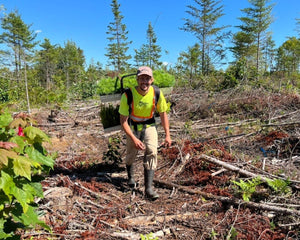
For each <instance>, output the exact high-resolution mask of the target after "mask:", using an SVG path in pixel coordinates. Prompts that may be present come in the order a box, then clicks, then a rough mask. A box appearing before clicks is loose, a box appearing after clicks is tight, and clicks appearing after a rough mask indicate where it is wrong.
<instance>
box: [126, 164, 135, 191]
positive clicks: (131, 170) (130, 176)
mask: <svg viewBox="0 0 300 240" xmlns="http://www.w3.org/2000/svg"><path fill="white" fill-rule="evenodd" d="M126 169H127V175H128V186H129V187H130V188H134V187H135V181H134V177H133V176H134V168H133V165H126Z"/></svg>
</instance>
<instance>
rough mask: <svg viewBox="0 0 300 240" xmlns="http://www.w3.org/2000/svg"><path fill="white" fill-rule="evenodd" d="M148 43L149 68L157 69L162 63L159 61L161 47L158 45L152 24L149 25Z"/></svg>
mask: <svg viewBox="0 0 300 240" xmlns="http://www.w3.org/2000/svg"><path fill="white" fill-rule="evenodd" d="M147 42H148V48H149V57H148V59H149V62H148V66H150V67H151V68H153V69H155V68H157V67H159V66H160V65H161V64H162V63H161V62H160V61H159V59H160V58H161V54H160V53H161V47H160V46H159V45H157V37H156V34H155V32H154V29H153V27H152V25H151V22H149V24H148V29H147Z"/></svg>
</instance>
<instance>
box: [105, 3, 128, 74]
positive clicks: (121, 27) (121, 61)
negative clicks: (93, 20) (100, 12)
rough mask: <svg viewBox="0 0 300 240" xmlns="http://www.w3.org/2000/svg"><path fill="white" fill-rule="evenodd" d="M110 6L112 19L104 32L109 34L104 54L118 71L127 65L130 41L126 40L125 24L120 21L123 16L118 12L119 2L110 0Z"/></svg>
mask: <svg viewBox="0 0 300 240" xmlns="http://www.w3.org/2000/svg"><path fill="white" fill-rule="evenodd" d="M111 7H112V13H113V15H114V21H113V22H110V23H109V25H108V31H107V32H106V34H108V35H109V37H107V39H108V40H109V44H108V47H107V54H105V56H107V57H108V61H109V62H110V65H113V67H114V70H115V71H116V72H117V73H120V72H122V71H124V70H125V69H127V68H128V67H129V64H128V63H127V61H128V60H129V59H130V58H131V56H130V55H127V51H128V48H129V47H128V46H129V45H130V44H131V41H128V37H127V34H128V31H127V30H126V25H125V24H123V23H122V20H123V18H124V17H123V16H122V14H121V12H120V4H119V3H118V1H117V0H112V3H111Z"/></svg>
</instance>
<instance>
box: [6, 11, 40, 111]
mask: <svg viewBox="0 0 300 240" xmlns="http://www.w3.org/2000/svg"><path fill="white" fill-rule="evenodd" d="M1 27H2V29H3V33H2V34H0V43H4V44H6V45H7V47H8V48H11V49H12V51H13V53H14V66H15V73H16V79H17V80H18V82H20V80H21V79H20V72H21V69H22V67H23V73H24V86H25V94H26V100H27V108H28V112H29V113H30V111H31V110H30V101H29V92H28V80H27V65H28V64H29V63H30V61H31V59H32V54H33V50H34V47H35V46H36V45H37V44H38V42H37V41H35V38H36V35H37V34H36V33H34V31H32V30H31V29H30V27H31V25H27V24H25V23H24V22H23V20H22V18H21V15H20V14H19V13H18V11H14V12H11V13H9V14H8V15H6V16H4V18H2V21H1ZM14 87H19V86H18V85H17V86H14Z"/></svg>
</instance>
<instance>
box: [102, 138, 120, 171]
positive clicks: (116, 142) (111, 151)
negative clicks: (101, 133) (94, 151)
mask: <svg viewBox="0 0 300 240" xmlns="http://www.w3.org/2000/svg"><path fill="white" fill-rule="evenodd" d="M120 143H121V138H120V137H110V138H109V140H108V151H107V152H106V153H104V154H103V160H104V161H105V162H106V163H108V164H112V165H115V166H118V165H119V164H120V163H121V162H122V158H121V154H120V152H119V149H120Z"/></svg>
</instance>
